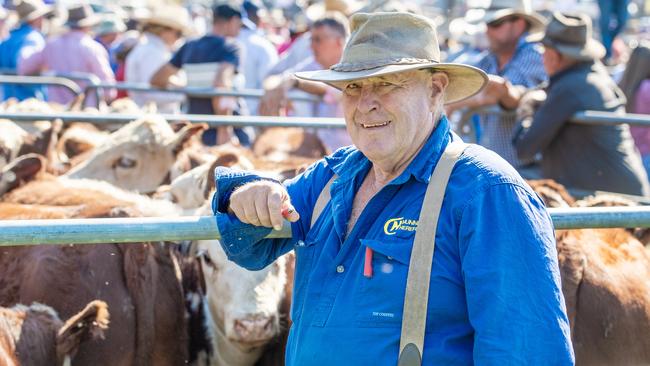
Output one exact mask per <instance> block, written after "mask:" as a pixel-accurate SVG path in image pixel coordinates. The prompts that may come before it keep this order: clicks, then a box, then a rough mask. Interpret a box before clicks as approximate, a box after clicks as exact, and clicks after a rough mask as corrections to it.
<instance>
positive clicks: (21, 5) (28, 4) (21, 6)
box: [14, 0, 45, 19]
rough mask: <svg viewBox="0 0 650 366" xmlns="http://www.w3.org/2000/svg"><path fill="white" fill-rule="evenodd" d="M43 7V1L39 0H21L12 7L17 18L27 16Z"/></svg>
mask: <svg viewBox="0 0 650 366" xmlns="http://www.w3.org/2000/svg"><path fill="white" fill-rule="evenodd" d="M43 7H45V3H43V1H41V0H21V1H20V2H18V3H17V4H15V5H14V9H15V10H16V13H18V18H20V19H24V18H26V17H28V16H29V15H30V14H32V13H33V12H35V11H37V10H39V9H40V8H43Z"/></svg>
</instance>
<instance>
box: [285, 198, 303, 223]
mask: <svg viewBox="0 0 650 366" xmlns="http://www.w3.org/2000/svg"><path fill="white" fill-rule="evenodd" d="M282 217H284V218H285V219H287V220H288V221H289V222H296V221H298V219H300V214H299V213H298V211H296V209H295V207H293V205H292V204H291V202H289V201H288V200H287V201H285V202H284V204H282Z"/></svg>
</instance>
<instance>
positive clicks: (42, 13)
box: [20, 5, 54, 22]
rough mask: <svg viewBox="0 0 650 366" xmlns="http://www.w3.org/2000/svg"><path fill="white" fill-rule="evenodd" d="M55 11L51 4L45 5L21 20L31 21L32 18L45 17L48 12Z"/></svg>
mask: <svg viewBox="0 0 650 366" xmlns="http://www.w3.org/2000/svg"><path fill="white" fill-rule="evenodd" d="M52 13H54V7H52V6H49V5H44V6H42V7H40V8H38V9H36V10H34V11H33V12H31V13H29V14H27V16H25V17H24V18H22V19H20V21H21V22H31V21H32V20H35V19H38V18H40V17H44V16H46V15H48V14H52Z"/></svg>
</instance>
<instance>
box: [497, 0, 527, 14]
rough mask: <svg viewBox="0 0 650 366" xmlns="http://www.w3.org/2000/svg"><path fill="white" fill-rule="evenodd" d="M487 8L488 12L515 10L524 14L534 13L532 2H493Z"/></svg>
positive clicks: (498, 0) (512, 0)
mask: <svg viewBox="0 0 650 366" xmlns="http://www.w3.org/2000/svg"><path fill="white" fill-rule="evenodd" d="M487 8H488V10H503V9H513V10H517V11H520V12H522V13H531V12H532V11H533V6H532V4H531V2H530V0H492V1H490V2H489V5H488V7H487Z"/></svg>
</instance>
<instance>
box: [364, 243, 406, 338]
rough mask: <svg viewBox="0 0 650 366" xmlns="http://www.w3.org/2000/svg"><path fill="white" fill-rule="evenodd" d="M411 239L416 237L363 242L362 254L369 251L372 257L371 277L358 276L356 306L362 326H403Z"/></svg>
mask: <svg viewBox="0 0 650 366" xmlns="http://www.w3.org/2000/svg"><path fill="white" fill-rule="evenodd" d="M412 238H413V235H410V236H404V237H398V236H392V237H391V238H390V239H385V240H373V239H361V245H362V250H363V252H364V253H365V251H366V248H370V249H372V251H373V254H372V276H370V277H366V276H364V275H363V273H362V271H361V272H360V273H359V275H358V284H357V291H356V292H355V297H356V299H355V300H356V301H355V303H356V304H358V306H359V307H358V309H357V310H358V311H357V315H356V321H357V323H358V325H359V326H361V327H399V326H401V324H402V314H403V308H404V294H405V292H406V278H407V276H408V265H409V261H410V259H411V248H412V245H413V239H412ZM364 257H365V255H364ZM362 268H363V267H362Z"/></svg>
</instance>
